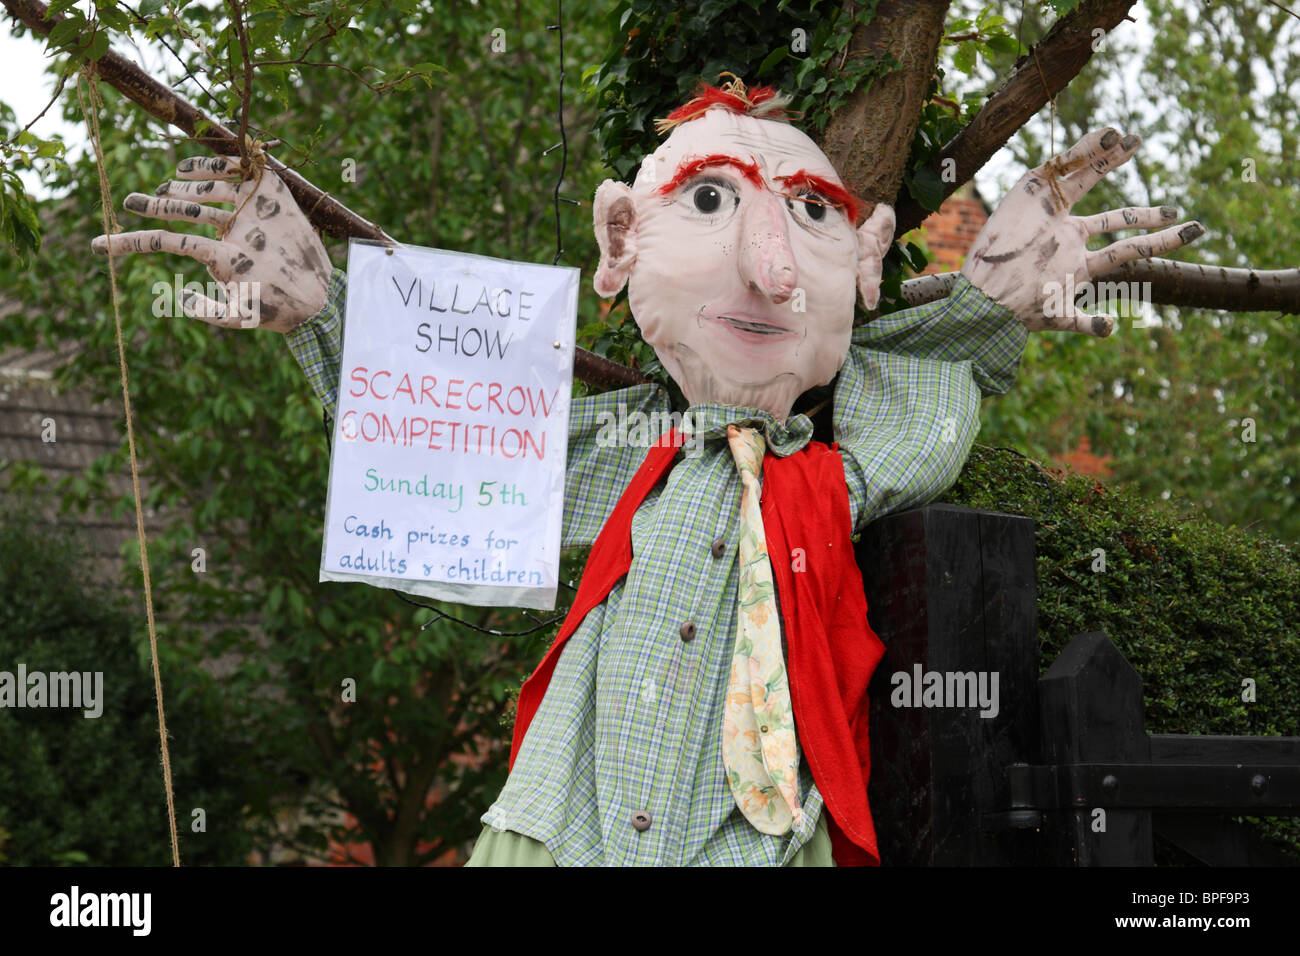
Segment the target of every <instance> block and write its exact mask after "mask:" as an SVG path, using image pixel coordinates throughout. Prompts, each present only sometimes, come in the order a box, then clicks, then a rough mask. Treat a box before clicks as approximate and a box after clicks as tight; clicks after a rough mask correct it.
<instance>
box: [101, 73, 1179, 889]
mask: <svg viewBox="0 0 1300 956" xmlns="http://www.w3.org/2000/svg"><path fill="white" fill-rule="evenodd" d="M785 102H786V101H785V100H784V99H783V98H782V97H780V96H779V95H778V94H776V92H775V91H773V90H771V89H768V88H756V89H752V90H746V89H745V87H744V86H743V84H741V83H740V82H739V80H734V79H733V82H731V83H730V84H728V85H727V86H726V87H724V88H716V87H701V89H700V91H699V93H698V95H697V96H696V97H695V98H694V99H692V100H691V101H690V102H689V103H687V104H686V105H685V106H683V107H682V108H680V109H678V110H677V111H675V112H674V113H672V114H671V115H670V116H669V117H668V118H667V120H665V121H661V124H660V127H661V129H660V131H661V132H667V131H669V130H671V135H669V136H668V137H667V138H666V139H665V141H664V142H663V144H662V145H661V146H660V147H659V149H657V150H656V151H655V152H654V154H653V155H651V156H649V157H647V158H646V159H645V161H644V162H643V163H642V165H641V167H640V169H639V171H638V174H637V176H636V178H635V182H634V183H633V184H632V185H631V186H628V185H626V184H623V183H618V182H612V181H606V182H605V183H603V184H602V185H601V187H600V188H599V190H598V191H597V193H596V199H595V206H594V218H595V228H596V238H597V240H598V243H599V246H600V262H599V265H598V267H597V269H596V274H595V283H594V284H595V288H596V291H597V292H598V293H599V294H601V295H602V296H612V295H614V294H616V293H617V292H619V291H620V290H621V289H622V288H623V287H624V285H625V284H626V286H627V288H628V301H629V304H630V307H631V311H632V314H633V316H634V318H635V320H636V322H637V324H638V326H639V327H640V330H641V332H642V334H643V336H644V338H645V340H646V341H647V342H648V343H649V344H650V345H651V346H652V347H653V348H654V350H655V352H656V354H657V355H658V356H659V357H660V359H661V360H662V362H663V364H664V367H665V368H666V369H667V370H668V372H669V374H670V375H671V376H672V377H673V379H674V380H675V381H676V382H677V383H678V385H679V386H680V387H681V389H682V392H683V393H684V395H685V397H686V398H687V400H688V401H689V403H690V408H689V410H688V421H687V423H686V424H684V425H683V428H682V429H680V430H673V431H671V432H669V433H668V434H666V435H664V436H663V437H662V438H660V439H659V441H658V442H657V443H656V444H655V445H654V446H653V447H651V448H650V449H649V451H648V453H647V449H646V448H644V447H635V446H632V445H629V444H628V443H626V442H624V443H622V444H617V445H614V446H610V445H609V443H608V442H604V441H601V440H600V439H599V436H600V434H601V423H602V422H604V421H607V420H608V419H609V417H610V415H611V414H612V415H613V416H614V417H615V418H616V419H617V420H626V418H627V417H628V416H630V415H631V414H632V413H634V412H640V413H643V414H646V415H655V416H667V413H668V412H669V410H670V407H669V396H668V394H667V392H666V391H665V390H664V389H663V388H661V387H659V386H657V385H639V386H636V387H633V388H628V389H623V390H621V391H616V392H610V393H605V394H602V395H597V396H593V397H589V398H584V399H578V400H575V401H574V403H573V410H572V419H571V424H570V437H569V461H568V476H567V484H566V498H567V500H566V501H565V505H564V525H563V528H564V530H563V542H562V543H563V544H564V545H565V546H585V545H591V546H592V552H591V557H590V559H589V561H588V564H587V568H586V571H585V572H584V574H583V578H582V582H581V586H580V587H579V590H578V594H577V597H576V599H575V602H574V606H573V609H572V611H571V612H570V613H569V616H568V618H567V619H566V621H565V622H564V625H563V627H562V628H561V630H560V633H559V635H558V637H557V639H556V641H555V643H554V644H553V646H552V647H551V649H550V651H549V652H548V653H547V655H546V656H545V658H544V659H543V660H542V662H541V663H540V664H539V665H538V667H537V670H536V671H535V672H534V673H533V675H532V676H531V677H530V678H529V680H528V682H527V683H526V684H525V685H524V688H523V690H522V692H521V694H520V698H519V704H518V716H517V720H516V726H515V733H514V741H513V745H512V748H511V754H510V766H511V771H510V775H509V778H508V780H507V782H506V785H505V787H504V789H503V790H502V791H501V794H500V795H499V797H498V798H497V800H496V801H495V802H494V803H493V804H492V806H491V807H490V808H489V809H488V811H487V813H486V814H485V815H484V816H483V823H484V829H483V833H482V836H481V837H480V839H479V841H478V843H477V845H476V847H475V851H474V855H473V857H472V859H471V861H470V863H471V865H493V864H537V865H554V864H559V865H575V864H603V865H628V864H662V865H687V864H700V865H716V864H767V865H778V864H780V865H801V866H814V865H832V863H835V864H838V865H875V864H878V863H879V858H878V855H877V849H876V839H875V831H874V828H873V824H872V819H871V813H870V809H869V807H868V805H867V777H868V772H869V758H870V751H869V745H868V738H867V695H866V688H867V683H868V680H869V679H870V677H871V673H872V671H873V669H874V668H875V666H876V664H877V662H878V661H879V659H880V657H881V654H882V651H883V648H882V646H881V644H880V641H879V640H878V638H877V637H876V635H875V634H874V633H873V632H872V630H871V628H870V626H869V624H868V623H867V609H866V604H865V601H864V598H863V587H862V579H861V576H860V574H859V572H858V569H857V567H856V565H855V563H854V560H853V549H852V545H851V542H850V536H851V535H852V534H853V533H854V532H856V531H857V530H860V529H861V528H862V527H863V526H864V525H866V524H867V523H869V522H870V521H872V520H873V519H875V518H877V517H880V516H881V515H883V514H886V513H888V512H892V511H898V510H900V509H904V508H910V507H914V506H917V505H921V504H923V503H925V502H927V501H930V500H932V499H933V498H935V497H936V496H938V495H939V494H941V493H942V492H944V491H945V490H946V489H947V488H948V487H949V486H950V485H951V484H952V482H953V481H954V480H955V479H956V478H957V475H958V473H959V472H960V470H961V468H962V465H963V463H964V462H965V460H966V456H967V454H968V453H969V450H970V448H971V444H972V442H973V441H974V438H975V434H976V432H977V431H978V429H979V408H980V398H981V395H982V394H991V393H1001V392H1004V391H1006V390H1007V389H1008V388H1009V387H1010V386H1011V384H1012V382H1013V380H1014V377H1015V374H1016V369H1017V367H1018V365H1019V361H1020V357H1021V354H1022V352H1023V349H1024V345H1025V342H1026V340H1027V335H1028V332H1030V331H1037V330H1041V329H1057V330H1062V331H1077V332H1082V333H1085V334H1091V335H1096V336H1105V335H1109V334H1110V332H1111V331H1112V328H1113V322H1114V320H1113V319H1111V318H1110V317H1108V316H1087V315H1072V314H1069V312H1068V311H1067V313H1066V314H1065V315H1063V316H1053V317H1050V318H1049V317H1048V316H1047V315H1046V314H1045V309H1044V304H1045V302H1046V301H1047V300H1048V298H1049V295H1050V293H1051V290H1052V286H1051V284H1052V283H1061V285H1060V286H1057V287H1056V288H1057V289H1059V288H1061V287H1063V286H1064V284H1065V283H1066V281H1067V278H1068V279H1071V280H1073V281H1074V282H1075V284H1082V283H1084V282H1087V281H1088V279H1089V278H1090V277H1091V276H1093V275H1095V274H1098V273H1100V272H1104V271H1106V270H1108V269H1110V268H1113V267H1114V266H1116V265H1119V264H1121V263H1123V262H1126V261H1129V260H1132V259H1136V258H1140V257H1146V256H1154V255H1159V254H1162V253H1165V252H1168V251H1170V250H1172V249H1175V248H1178V247H1179V246H1181V245H1182V244H1184V243H1185V242H1188V241H1190V240H1192V239H1195V238H1196V237H1197V236H1199V235H1200V234H1201V233H1202V232H1203V231H1204V230H1203V229H1202V228H1201V226H1200V225H1199V224H1197V223H1188V224H1184V225H1171V223H1173V221H1174V219H1175V218H1176V215H1177V214H1176V211H1175V210H1173V209H1172V208H1170V207H1167V206H1166V207H1159V208H1129V209H1123V210H1119V211H1116V212H1107V213H1102V214H1100V215H1095V216H1088V217H1083V218H1078V217H1074V216H1071V215H1069V211H1070V208H1071V206H1072V205H1073V204H1074V203H1075V202H1076V201H1077V200H1078V199H1079V198H1080V197H1081V196H1082V195H1083V194H1084V193H1086V192H1087V191H1088V189H1089V188H1091V187H1092V186H1093V185H1094V184H1095V183H1096V182H1097V181H1098V180H1099V179H1100V178H1101V177H1102V176H1104V175H1105V174H1106V173H1107V172H1109V171H1110V170H1112V169H1114V168H1115V167H1117V166H1119V165H1120V164H1122V163H1124V162H1125V161H1127V160H1128V159H1129V158H1130V157H1131V156H1132V155H1133V154H1134V153H1135V152H1136V150H1137V148H1138V145H1139V143H1140V140H1139V138H1138V137H1137V136H1132V135H1130V136H1121V135H1120V133H1119V132H1118V131H1116V130H1114V129H1104V130H1100V131H1097V132H1094V133H1092V134H1090V135H1088V136H1086V137H1085V138H1084V139H1083V140H1081V141H1080V142H1079V143H1078V144H1076V145H1075V146H1074V147H1073V148H1071V149H1070V150H1068V151H1067V152H1066V153H1065V154H1064V155H1063V156H1061V157H1059V158H1056V159H1053V160H1050V161H1049V162H1048V163H1046V164H1044V165H1043V166H1041V167H1039V168H1037V169H1034V170H1031V171H1030V172H1028V173H1026V174H1025V176H1024V177H1022V179H1021V180H1020V182H1019V183H1017V185H1016V186H1015V188H1014V190H1013V191H1012V193H1011V194H1010V196H1008V197H1007V199H1006V200H1005V201H1004V202H1003V203H1002V204H1001V206H1000V207H999V208H998V209H997V211H996V212H995V213H994V214H993V216H992V217H991V218H990V219H989V221H988V223H987V224H986V225H985V227H984V229H983V231H982V232H981V233H980V236H979V238H978V239H977V240H976V242H975V245H974V247H973V249H972V251H971V253H970V255H969V257H968V259H967V261H966V264H965V266H964V267H963V269H962V273H961V275H960V277H959V278H958V279H957V281H956V284H955V286H954V288H953V290H952V292H951V294H950V295H949V296H948V298H947V299H945V300H942V301H940V302H938V303H933V304H930V305H926V306H920V307H917V308H912V309H908V310H906V311H902V312H896V313H894V314H891V315H887V316H884V317H882V318H879V319H876V320H875V321H873V322H870V323H868V324H866V325H864V326H861V327H859V328H856V329H855V328H854V327H853V314H854V302H855V297H856V296H857V295H859V294H860V295H861V297H862V300H863V302H864V304H865V305H866V306H867V307H868V308H871V307H874V306H875V305H876V303H877V300H878V297H879V283H880V272H881V258H882V256H883V255H884V254H885V253H886V251H887V250H888V249H889V246H890V243H891V242H892V239H893V233H894V217H893V212H892V210H891V209H890V208H889V207H887V206H884V205H877V206H875V208H874V210H873V211H872V212H871V214H870V215H869V216H868V217H867V218H866V219H865V221H864V222H861V224H860V225H859V220H860V219H861V218H862V213H863V212H864V209H863V205H864V204H863V203H861V202H860V201H859V200H857V199H856V198H855V197H854V196H852V195H851V194H850V193H849V191H848V190H847V189H846V188H845V186H844V184H843V183H842V181H841V180H840V178H839V176H838V175H837V173H836V171H835V170H834V169H833V168H832V166H831V164H830V162H829V161H828V160H827V158H826V157H825V155H824V154H823V153H822V152H821V150H819V149H818V148H817V146H816V145H815V144H814V143H813V141H812V140H811V139H810V138H809V137H808V136H806V135H804V134H803V133H802V132H800V131H799V130H798V129H796V128H795V127H794V126H793V125H791V124H790V123H789V122H788V120H787V118H786V117H785V114H784V112H783V109H782V108H783V106H784V103H785ZM178 175H179V181H175V182H169V183H164V184H163V185H162V186H161V187H159V189H158V191H157V194H156V195H155V196H152V197H150V196H143V195H140V194H133V195H131V196H130V197H128V198H127V200H126V203H125V205H126V208H128V209H131V210H134V211H137V212H140V213H143V214H144V215H148V216H154V217H157V218H163V219H177V220H182V221H187V222H200V223H207V224H211V225H215V226H217V227H218V228H219V230H220V233H221V238H220V239H210V238H206V237H196V236H193V235H190V236H181V235H178V234H174V233H169V232H164V231H147V232H140V233H123V234H120V235H115V236H113V237H112V239H111V241H112V243H113V245H114V251H115V252H131V251H145V250H150V251H167V252H176V253H180V254H182V255H188V256H191V257H193V258H196V259H198V260H200V261H202V262H204V263H205V264H206V265H207V266H208V268H209V271H210V272H211V274H212V275H213V277H214V278H216V279H217V280H218V281H220V282H223V283H229V282H232V281H234V280H243V281H244V282H245V283H252V282H256V283H258V284H259V285H260V290H261V298H260V303H259V305H260V318H261V327H264V328H269V329H272V330H274V331H277V332H282V333H286V338H287V341H288V344H289V347H290V349H291V350H292V351H293V353H294V355H295V356H296V357H297V359H298V361H299V363H300V364H301V366H302V368H303V370H304V371H305V373H306V374H307V377H308V379H309V380H310V381H311V383H312V385H313V387H314V389H315V391H316V393H317V394H318V395H319V397H320V399H321V401H322V403H323V404H324V406H325V409H326V411H327V412H328V413H330V415H331V416H332V415H333V413H334V410H335V407H336V397H337V387H338V379H339V362H340V348H341V327H342V322H343V303H344V295H343V293H344V289H345V281H346V280H345V276H344V275H343V273H342V272H341V271H339V270H333V272H332V273H331V272H330V270H329V262H328V259H327V257H326V254H325V250H324V248H323V247H322V246H321V244H320V242H319V240H318V239H317V237H316V235H315V234H314V232H313V231H312V229H311V227H310V225H309V224H308V222H307V219H306V217H305V216H304V215H303V214H302V213H301V211H300V210H299V209H298V208H297V207H296V205H295V204H294V203H293V201H292V199H291V198H290V197H289V195H288V192H287V190H286V189H285V188H284V185H283V183H281V182H280V180H279V179H278V178H276V177H275V176H274V175H273V174H271V173H269V172H264V173H262V174H261V176H260V178H258V179H257V180H255V181H248V182H237V181H236V180H237V179H238V178H239V171H238V167H237V166H236V164H234V163H232V162H230V161H229V160H225V159H219V158H218V159H188V160H185V161H184V162H182V163H181V164H180V166H179V168H178ZM212 202H216V203H233V204H234V205H235V206H236V209H235V211H234V212H233V213H232V212H227V211H223V210H220V209H216V208H214V207H211V206H208V205H204V204H205V203H212ZM1155 227H1162V228H1161V231H1159V232H1156V233H1153V234H1150V235H1144V236H1138V237H1134V238H1130V239H1124V240H1121V241H1118V242H1116V243H1114V244H1113V245H1111V246H1109V247H1107V248H1106V249H1103V250H1101V251H1097V252H1091V251H1088V250H1087V249H1086V247H1085V243H1086V241H1087V238H1088V237H1089V236H1090V235H1094V234H1097V233H1101V232H1110V231H1114V230H1119V229H1133V228H1141V229H1147V228H1155ZM105 242H106V240H105V238H104V237H102V236H101V237H99V238H98V239H97V240H95V243H94V248H95V249H96V251H100V252H102V251H104V248H105ZM246 287H247V286H242V287H240V288H246ZM184 306H185V308H186V311H187V312H188V313H189V314H191V315H194V316H196V317H199V318H203V319H204V320H205V321H208V322H211V323H213V324H216V325H220V326H225V327H240V326H244V325H246V324H248V323H247V321H246V318H245V317H246V316H248V315H249V314H250V313H251V308H250V306H251V303H249V302H246V301H240V296H239V294H238V293H237V292H236V293H235V294H232V295H231V296H229V297H228V300H227V302H226V303H225V304H219V303H216V302H213V301H211V300H208V299H205V298H204V297H202V296H193V295H192V296H190V297H189V298H188V299H187V300H186V302H185V303H184ZM832 381H834V383H835V386H834V397H833V403H834V404H833V422H834V432H835V444H833V445H829V446H828V445H826V444H824V443H821V442H818V441H813V440H812V432H813V426H812V422H811V421H810V420H809V418H808V417H807V416H805V415H802V414H791V409H792V406H793V403H794V402H795V400H796V399H797V398H798V397H799V396H800V395H801V394H803V393H804V392H805V391H807V390H808V389H810V388H813V387H815V386H820V385H825V384H828V383H830V382H832ZM650 420H652V421H654V420H660V421H662V420H665V418H662V417H661V418H651V419H650ZM688 442H689V443H691V445H692V451H693V453H692V454H689V455H686V454H683V453H682V446H683V445H684V444H686V443H688Z"/></svg>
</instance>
